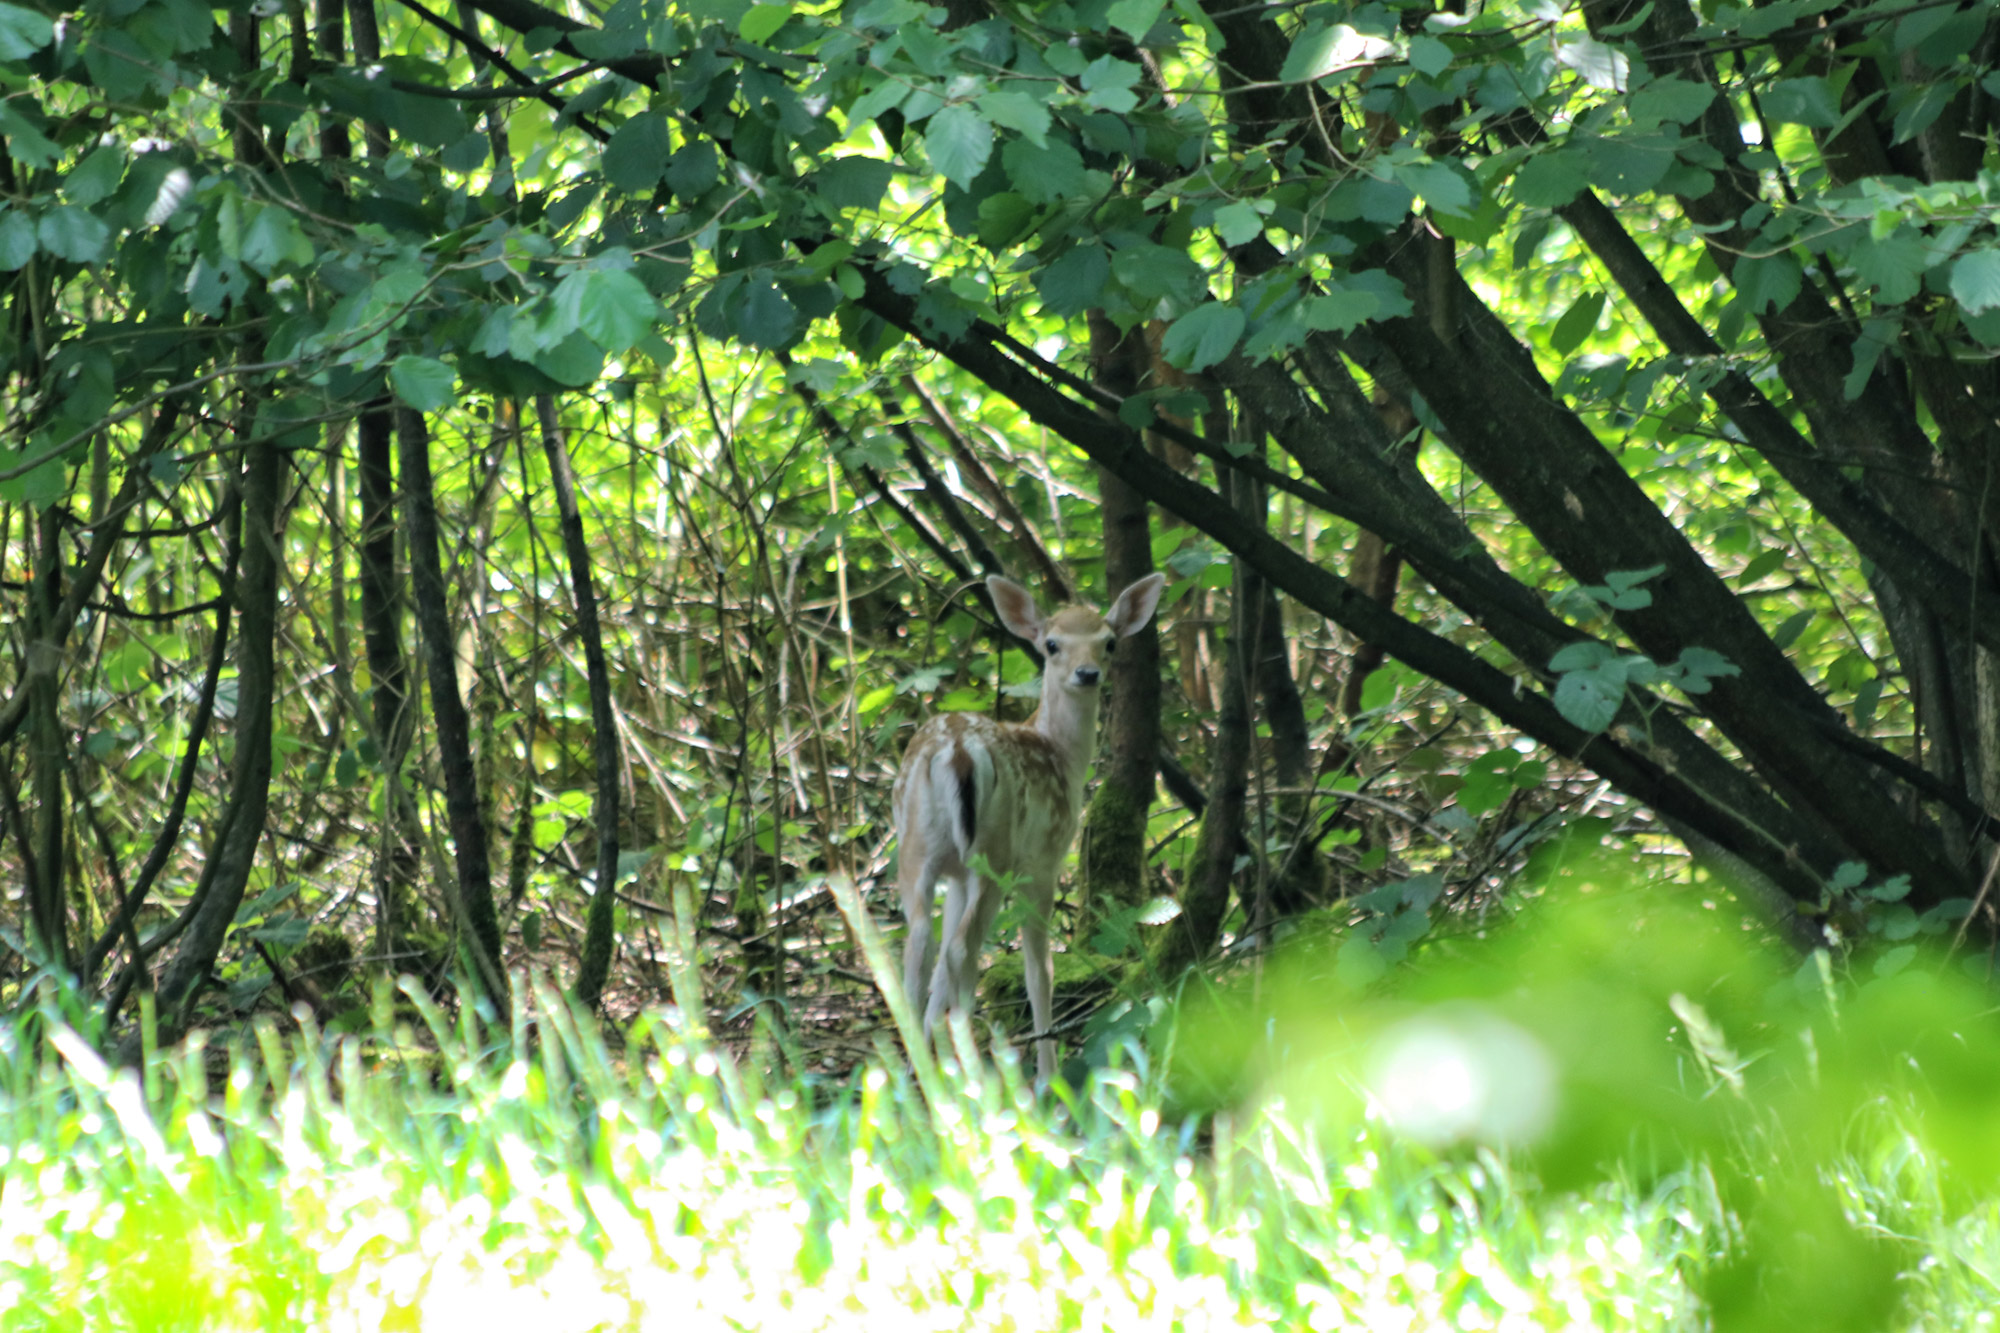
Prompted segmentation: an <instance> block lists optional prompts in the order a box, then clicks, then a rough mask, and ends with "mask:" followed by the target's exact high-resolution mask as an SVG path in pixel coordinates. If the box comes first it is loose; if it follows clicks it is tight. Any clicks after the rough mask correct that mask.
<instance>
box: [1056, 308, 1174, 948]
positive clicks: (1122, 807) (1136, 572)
mask: <svg viewBox="0 0 2000 1333" xmlns="http://www.w3.org/2000/svg"><path fill="white" fill-rule="evenodd" d="M1090 349H1091V355H1092V356H1093V357H1094V358H1095V360H1096V362H1097V379H1098V383H1099V384H1100V385H1102V386H1103V387H1104V388H1105V389H1106V390H1108V391H1109V392H1111V393H1113V394H1115V395H1117V396H1118V397H1120V398H1123V397H1125V396H1127V395H1129V394H1132V393H1136V392H1138V389H1139V380H1140V376H1141V373H1142V371H1143V368H1144V366H1145V363H1146V342H1145V338H1144V337H1143V336H1142V335H1141V334H1140V333H1138V332H1136V331H1135V332H1133V333H1129V334H1122V335H1121V334H1120V333H1119V332H1118V330H1117V329H1116V328H1115V327H1114V326H1113V325H1112V324H1111V322H1110V321H1109V320H1107V319H1106V318H1105V317H1104V316H1103V314H1102V313H1101V312H1098V311H1092V312H1091V316H1090ZM1098 484H1099V493H1100V498H1101V501H1102V505H1103V514H1104V584H1105V587H1104V596H1105V597H1107V598H1110V597H1115V596H1116V595H1117V594H1118V592H1119V591H1120V590H1121V589H1123V588H1127V587H1130V586H1131V585H1132V584H1133V583H1135V582H1136V581H1138V580H1139V579H1142V578H1144V577H1145V576H1146V575H1148V574H1150V573H1152V572H1153V544H1152V528H1151V525H1150V523H1149V521H1148V513H1147V508H1146V501H1145V497H1143V496H1141V495H1140V494H1139V493H1138V492H1137V491H1135V490H1133V489H1132V487H1130V486H1129V485H1127V484H1126V483H1125V482H1124V481H1123V480H1122V479H1120V478H1119V477H1118V476H1117V475H1116V474H1114V473H1112V472H1111V471H1109V470H1107V469H1104V468H1100V469H1098ZM1106 685H1107V686H1108V688H1109V690H1110V693H1111V697H1110V699H1109V701H1108V703H1107V706H1106V718H1105V725H1104V735H1105V740H1104V746H1103V749H1104V759H1103V761H1102V762H1101V763H1100V764H1099V766H1098V780H1097V791H1096V793H1095V794H1094V795H1092V797H1091V798H1090V805H1089V808H1087V809H1086V810H1085V811H1084V814H1083V842H1082V853H1081V857H1080V861H1081V864H1080V866H1079V870H1080V872H1081V873H1080V875H1079V881H1078V891H1077V898H1078V905H1077V921H1076V939H1077V940H1078V941H1079V942H1080V943H1082V944H1084V945H1086V946H1088V944H1089V943H1090V941H1091V939H1092V937H1093V936H1095V935H1096V933H1097V926H1098V924H1099V923H1100V922H1102V921H1103V920H1104V919H1105V918H1106V917H1109V916H1111V915H1113V914H1115V913H1117V912H1119V911H1121V910H1124V909H1128V908H1132V907H1136V906H1137V905H1138V904H1140V903H1142V902H1144V901H1145V900H1146V819H1147V816H1148V814H1149V813H1150V812H1151V810H1152V805H1153V779H1154V776H1155V767H1156V765H1157V763H1158V761H1159V753H1160V631H1159V622H1158V618H1157V617H1155V618H1154V619H1153V620H1149V621H1148V622H1147V623H1146V625H1145V626H1144V627H1143V628H1142V629H1140V630H1139V632H1138V633H1136V634H1134V635H1132V636H1131V637H1130V638H1128V639H1124V640H1122V641H1121V642H1120V643H1119V645H1118V651H1117V653H1116V654H1115V655H1114V656H1113V657H1112V659H1111V664H1110V669H1109V671H1108V672H1107V673H1106Z"/></svg>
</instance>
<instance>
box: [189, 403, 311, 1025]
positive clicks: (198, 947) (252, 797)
mask: <svg viewBox="0 0 2000 1333" xmlns="http://www.w3.org/2000/svg"><path fill="white" fill-rule="evenodd" d="M244 415H245V418H246V424H247V421H248V419H249V418H250V417H251V416H252V415H253V414H252V413H251V412H250V411H249V409H248V408H246V409H245V413H244ZM243 435H244V436H245V437H247V438H248V439H249V443H248V444H246V445H245V446H244V449H243V455H244V457H243V482H242V486H243V553H242V556H241V558H240V561H239V570H238V573H237V576H236V586H235V590H234V600H235V603H236V615H237V622H238V624H239V626H240V627H241V632H240V633H239V634H238V635H237V640H236V716H235V727H236V751H235V757H234V759H233V760H232V763H231V772H230V791H229V802H228V805H227V807H226V808H225V812H224V815H223V819H222V830H221V833H220V835H219V837H218V838H217V840H216V845H215V848H214V850H213V851H212V852H211V854H210V857H209V861H210V864H209V866H208V868H207V873H206V874H205V875H204V877H203V882H202V883H201V885H200V886H199V887H198V889H197V891H196V901H195V902H194V903H193V904H192V906H191V915H190V917H189V918H188V923H187V927H186V930H185V931H184V932H183V934H182V937H181V943H180V948H179V949H178V950H177V951H176V952H175V954H174V957H173V960H172V961H171V962H169V963H168V964H167V967H166V970H165V971H164V972H163V973H162V974H161V976H160V984H159V989H158V1003H159V1025H160V1038H161V1040H162V1041H172V1040H175V1039H177V1038H178V1037H179V1036H180V1034H181V1033H182V1032H184V1031H185V1030H186V1028H187V1018H188V1007H189V1005H190V1003H191V1002H192V1001H193V999H194V997H195V994H196V993H197V992H198V991H199V990H200V988H201V984H202V982H204V981H205V980H207V978H208V974H209V972H210V971H211V970H212V969H213V968H214V966H215V960H216V958H217V956H218V955H220V953H221V952H222V942H223V939H224V937H225V936H226V935H227V934H228V932H229V926H230V923H231V922H233V921H235V920H236V909H237V908H239V907H240V906H242V904H243V892H244V889H245V888H246V887H247V886H248V885H249V883H250V871H251V868H252V866H253V865H254V864H255V863H256V858H257V845H258V843H260V842H262V841H263V838H264V815H265V812H266V810H267V809H268V808H269V805H270V794H271V712H272V700H273V698H274V696H275V694H276V681H277V662H276V652H275V647H276V640H277V630H278V582H279V563H280V556H281V552H282V548H283V542H284V533H283V531H282V527H281V507H280V492H281V491H282V489H283V483H284V474H285V456H284V454H283V452H282V451H281V450H280V449H279V448H278V446H277V444H276V443H274V442H273V441H272V440H271V439H269V438H268V437H267V436H266V437H262V438H260V435H261V433H260V432H259V431H257V430H255V429H245V430H244V431H243Z"/></svg>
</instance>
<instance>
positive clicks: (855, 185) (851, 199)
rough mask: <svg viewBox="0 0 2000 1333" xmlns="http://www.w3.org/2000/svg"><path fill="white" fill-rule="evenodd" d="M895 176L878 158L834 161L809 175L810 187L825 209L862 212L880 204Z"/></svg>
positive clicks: (889, 167) (891, 167)
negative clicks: (850, 209) (814, 190)
mask: <svg viewBox="0 0 2000 1333" xmlns="http://www.w3.org/2000/svg"><path fill="white" fill-rule="evenodd" d="M895 174H896V169H895V167H894V166H892V165H891V164H889V163H887V162H884V161H882V160H881V159H879V158H873V157H836V158H834V159H833V160H832V161H831V162H828V163H826V164H825V165H824V166H822V167H820V169H819V170H818V171H816V172H814V173H813V175H812V183H813V185H814V186H815V187H817V188H818V190H819V197H820V202H821V203H823V204H825V205H826V206H827V207H828V208H831V209H833V210H835V211H836V212H837V211H840V210H843V209H849V208H859V209H864V210H865V209H872V208H874V207H875V206H876V205H878V204H880V203H881V202H882V196H883V195H884V194H886V193H888V190H889V182H890V180H891V179H892V178H894V176H895Z"/></svg>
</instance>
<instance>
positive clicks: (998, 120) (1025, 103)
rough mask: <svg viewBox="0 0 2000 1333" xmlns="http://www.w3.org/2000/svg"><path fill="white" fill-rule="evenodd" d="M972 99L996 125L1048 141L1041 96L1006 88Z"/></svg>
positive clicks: (1046, 113)
mask: <svg viewBox="0 0 2000 1333" xmlns="http://www.w3.org/2000/svg"><path fill="white" fill-rule="evenodd" d="M1154 7H1155V8H1158V6H1157V5H1155V6H1154ZM974 101H975V102H976V103H977V105H978V107H979V109H980V110H981V111H983V112H984V113H985V114H986V118H987V119H988V120H990V121H992V122H993V123H994V124H995V125H999V126H1001V127H1003V128H1005V129H1010V130H1013V131H1014V132H1015V133H1017V134H1019V135H1021V137H1023V138H1025V139H1027V140H1028V141H1029V142H1030V143H1035V144H1042V143H1046V142H1048V133H1049V108H1048V104H1047V103H1046V102H1044V101H1043V100H1042V99H1041V98H1038V97H1032V96H1030V95H1029V94H1027V93H1021V92H1012V91H1006V92H997V93H984V94H981V95H980V96H979V97H977V98H975V99H974Z"/></svg>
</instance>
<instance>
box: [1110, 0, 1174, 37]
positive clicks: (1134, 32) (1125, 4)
mask: <svg viewBox="0 0 2000 1333" xmlns="http://www.w3.org/2000/svg"><path fill="white" fill-rule="evenodd" d="M1165 6H1166V0H1112V5H1111V7H1110V8H1109V9H1107V10H1105V11H1104V17H1105V18H1106V19H1107V20H1108V21H1109V22H1110V24H1111V26H1112V27H1114V28H1117V29H1118V30H1119V31H1121V32H1126V33H1130V34H1131V36H1132V40H1133V41H1135V42H1137V41H1143V40H1144V39H1145V36H1146V34H1147V33H1149V32H1151V31H1152V30H1153V24H1154V23H1156V22H1158V21H1159V17H1160V10H1161V9H1163V8H1165Z"/></svg>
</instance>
